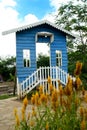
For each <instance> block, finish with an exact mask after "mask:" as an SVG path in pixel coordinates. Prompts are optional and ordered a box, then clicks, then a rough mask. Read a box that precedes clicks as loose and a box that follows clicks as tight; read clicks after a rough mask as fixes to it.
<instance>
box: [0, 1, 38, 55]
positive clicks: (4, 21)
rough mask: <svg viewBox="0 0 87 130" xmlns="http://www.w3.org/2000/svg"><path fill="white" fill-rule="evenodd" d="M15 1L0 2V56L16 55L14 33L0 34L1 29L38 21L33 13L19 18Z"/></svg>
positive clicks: (4, 29) (0, 32)
mask: <svg viewBox="0 0 87 130" xmlns="http://www.w3.org/2000/svg"><path fill="white" fill-rule="evenodd" d="M16 5H17V3H16V2H15V0H2V1H1V2H0V17H1V19H0V56H1V57H6V56H9V55H14V56H16V40H15V34H9V35H5V36H2V31H6V30H9V29H12V28H15V27H18V26H21V25H23V24H30V23H33V22H36V21H38V18H37V17H36V16H35V15H33V14H28V15H26V16H25V17H24V19H23V20H22V19H19V18H18V16H19V13H18V12H17V11H16V10H15V8H13V7H15V6H16Z"/></svg>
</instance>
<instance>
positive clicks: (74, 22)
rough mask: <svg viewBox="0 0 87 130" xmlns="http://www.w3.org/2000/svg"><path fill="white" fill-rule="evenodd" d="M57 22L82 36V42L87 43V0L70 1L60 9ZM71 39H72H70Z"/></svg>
mask: <svg viewBox="0 0 87 130" xmlns="http://www.w3.org/2000/svg"><path fill="white" fill-rule="evenodd" d="M56 24H57V25H59V26H60V25H61V27H63V28H65V29H66V30H68V31H70V32H72V31H73V32H75V33H76V34H78V35H79V36H80V43H81V44H86V43H87V39H86V37H87V1H86V0H84V1H83V0H77V4H76V3H74V1H69V3H68V4H63V5H61V7H60V8H59V9H58V14H57V16H56ZM69 40H70V39H69Z"/></svg>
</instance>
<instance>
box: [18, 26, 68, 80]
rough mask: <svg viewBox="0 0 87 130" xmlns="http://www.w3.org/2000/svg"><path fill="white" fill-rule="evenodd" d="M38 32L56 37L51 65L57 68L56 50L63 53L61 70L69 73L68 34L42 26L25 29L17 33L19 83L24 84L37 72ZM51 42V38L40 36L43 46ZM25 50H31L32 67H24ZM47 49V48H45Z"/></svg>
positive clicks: (52, 47)
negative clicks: (23, 82)
mask: <svg viewBox="0 0 87 130" xmlns="http://www.w3.org/2000/svg"><path fill="white" fill-rule="evenodd" d="M38 32H49V33H52V34H53V35H54V41H53V42H52V43H50V52H51V55H50V57H51V65H50V66H56V53H55V51H56V50H60V51H62V66H61V68H62V69H63V70H65V71H67V49H66V34H65V33H63V32H62V31H60V30H58V29H56V28H54V27H52V26H50V25H47V24H42V25H39V26H36V27H32V28H30V29H25V30H22V31H20V32H16V63H17V76H18V79H19V82H22V81H23V80H24V79H25V78H26V77H28V76H29V75H31V74H32V73H33V72H34V71H36V69H37V68H36V66H37V64H36V39H35V38H36V34H37V33H38ZM49 41H50V38H49V37H44V36H40V37H38V42H41V44H43V43H44V42H46V43H48V42H49ZM23 49H29V50H30V59H31V65H30V67H24V64H23ZM43 49H45V48H43Z"/></svg>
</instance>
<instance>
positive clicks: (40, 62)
mask: <svg viewBox="0 0 87 130" xmlns="http://www.w3.org/2000/svg"><path fill="white" fill-rule="evenodd" d="M42 66H43V67H45V66H50V60H49V56H45V55H43V54H42V53H40V54H39V55H38V58H37V68H39V67H42Z"/></svg>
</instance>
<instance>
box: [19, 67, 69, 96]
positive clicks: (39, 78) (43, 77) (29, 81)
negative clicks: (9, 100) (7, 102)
mask: <svg viewBox="0 0 87 130" xmlns="http://www.w3.org/2000/svg"><path fill="white" fill-rule="evenodd" d="M49 76H50V77H51V80H52V84H53V85H54V86H55V87H56V88H57V89H58V80H60V82H61V83H62V84H63V85H66V83H67V77H68V73H67V72H65V71H63V70H62V69H61V68H59V67H57V66H56V67H54V66H53V67H40V68H39V69H37V70H36V71H35V72H34V73H32V74H31V75H30V76H29V77H27V78H26V80H24V81H23V82H22V83H21V84H20V85H19V87H20V89H19V90H20V95H21V97H23V96H24V95H25V94H27V93H29V92H30V91H31V90H32V89H34V88H35V87H37V85H43V86H45V89H46V85H47V78H48V77H49ZM43 91H45V90H43ZM46 91H47V90H46Z"/></svg>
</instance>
